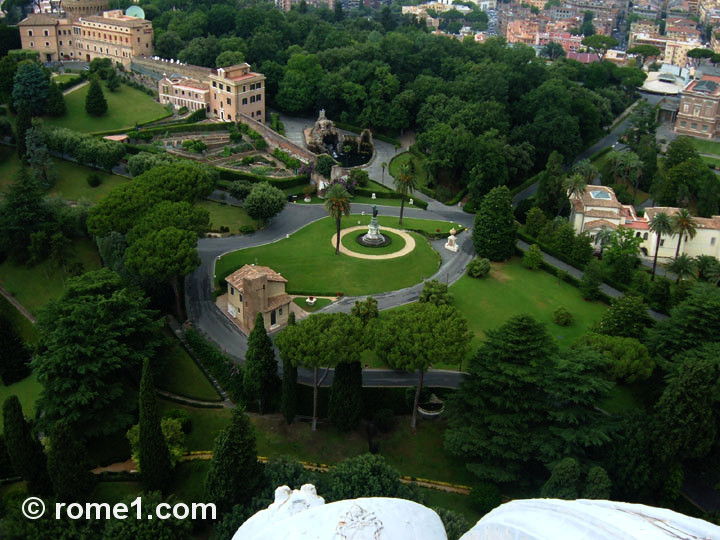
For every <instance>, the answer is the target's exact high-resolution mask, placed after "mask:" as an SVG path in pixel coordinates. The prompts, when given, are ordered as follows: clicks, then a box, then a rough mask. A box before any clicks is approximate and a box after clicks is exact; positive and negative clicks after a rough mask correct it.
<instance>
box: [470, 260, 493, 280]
mask: <svg viewBox="0 0 720 540" xmlns="http://www.w3.org/2000/svg"><path fill="white" fill-rule="evenodd" d="M490 268H491V267H490V259H485V258H475V259H473V260H472V261H470V264H468V268H467V273H468V275H469V276H470V277H474V278H484V277H485V276H487V275H488V274H489V273H490Z"/></svg>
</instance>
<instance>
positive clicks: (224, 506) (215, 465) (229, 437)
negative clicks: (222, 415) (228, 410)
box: [205, 407, 263, 512]
mask: <svg viewBox="0 0 720 540" xmlns="http://www.w3.org/2000/svg"><path fill="white" fill-rule="evenodd" d="M262 478H263V469H262V466H261V464H260V463H259V462H258V460H257V449H256V446H255V432H254V431H253V427H252V424H250V419H249V418H248V417H247V415H246V414H245V410H244V409H243V408H242V407H236V408H235V410H234V411H233V417H232V422H231V423H230V425H229V426H227V427H226V428H225V429H223V430H222V431H221V432H220V434H219V435H218V436H217V439H215V446H214V448H213V458H212V461H211V462H210V470H209V471H208V475H207V478H206V479H205V493H206V497H207V499H208V501H209V502H214V503H215V504H216V505H217V507H218V508H219V509H220V511H221V512H228V511H230V509H231V508H232V507H233V506H235V505H236V504H246V503H248V502H249V501H250V500H251V499H252V497H253V495H254V494H255V492H256V491H257V490H258V488H259V487H260V484H261V480H262Z"/></svg>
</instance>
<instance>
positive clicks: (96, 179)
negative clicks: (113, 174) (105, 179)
mask: <svg viewBox="0 0 720 540" xmlns="http://www.w3.org/2000/svg"><path fill="white" fill-rule="evenodd" d="M85 180H86V181H87V184H88V186H90V187H98V186H99V185H100V182H101V180H100V175H98V174H97V173H90V174H88V176H87V178H86V179H85Z"/></svg>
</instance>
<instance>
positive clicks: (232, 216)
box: [196, 201, 256, 234]
mask: <svg viewBox="0 0 720 540" xmlns="http://www.w3.org/2000/svg"><path fill="white" fill-rule="evenodd" d="M196 206H197V207H198V208H203V209H205V210H207V211H208V213H209V214H210V228H211V229H212V230H213V231H218V230H220V227H228V228H229V229H230V232H231V233H234V234H237V233H238V232H239V230H240V227H242V226H243V225H250V226H253V227H255V226H256V223H255V220H254V219H252V218H251V217H250V216H248V215H247V213H245V210H243V209H242V208H239V207H237V206H230V205H229V204H222V203H218V202H213V201H201V202H199V203H198V204H197V205H196Z"/></svg>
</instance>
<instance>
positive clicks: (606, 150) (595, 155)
mask: <svg viewBox="0 0 720 540" xmlns="http://www.w3.org/2000/svg"><path fill="white" fill-rule="evenodd" d="M612 149H613V148H612V146H606V147H605V148H603V149H602V150H598V151H597V152H595V153H594V154H593V155H592V156H590V157H589V158H588V159H589V160H590V161H595V160H596V159H597V158H599V157H602V156H604V155H605V154H607V153H608V152H609V151H610V150H612Z"/></svg>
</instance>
